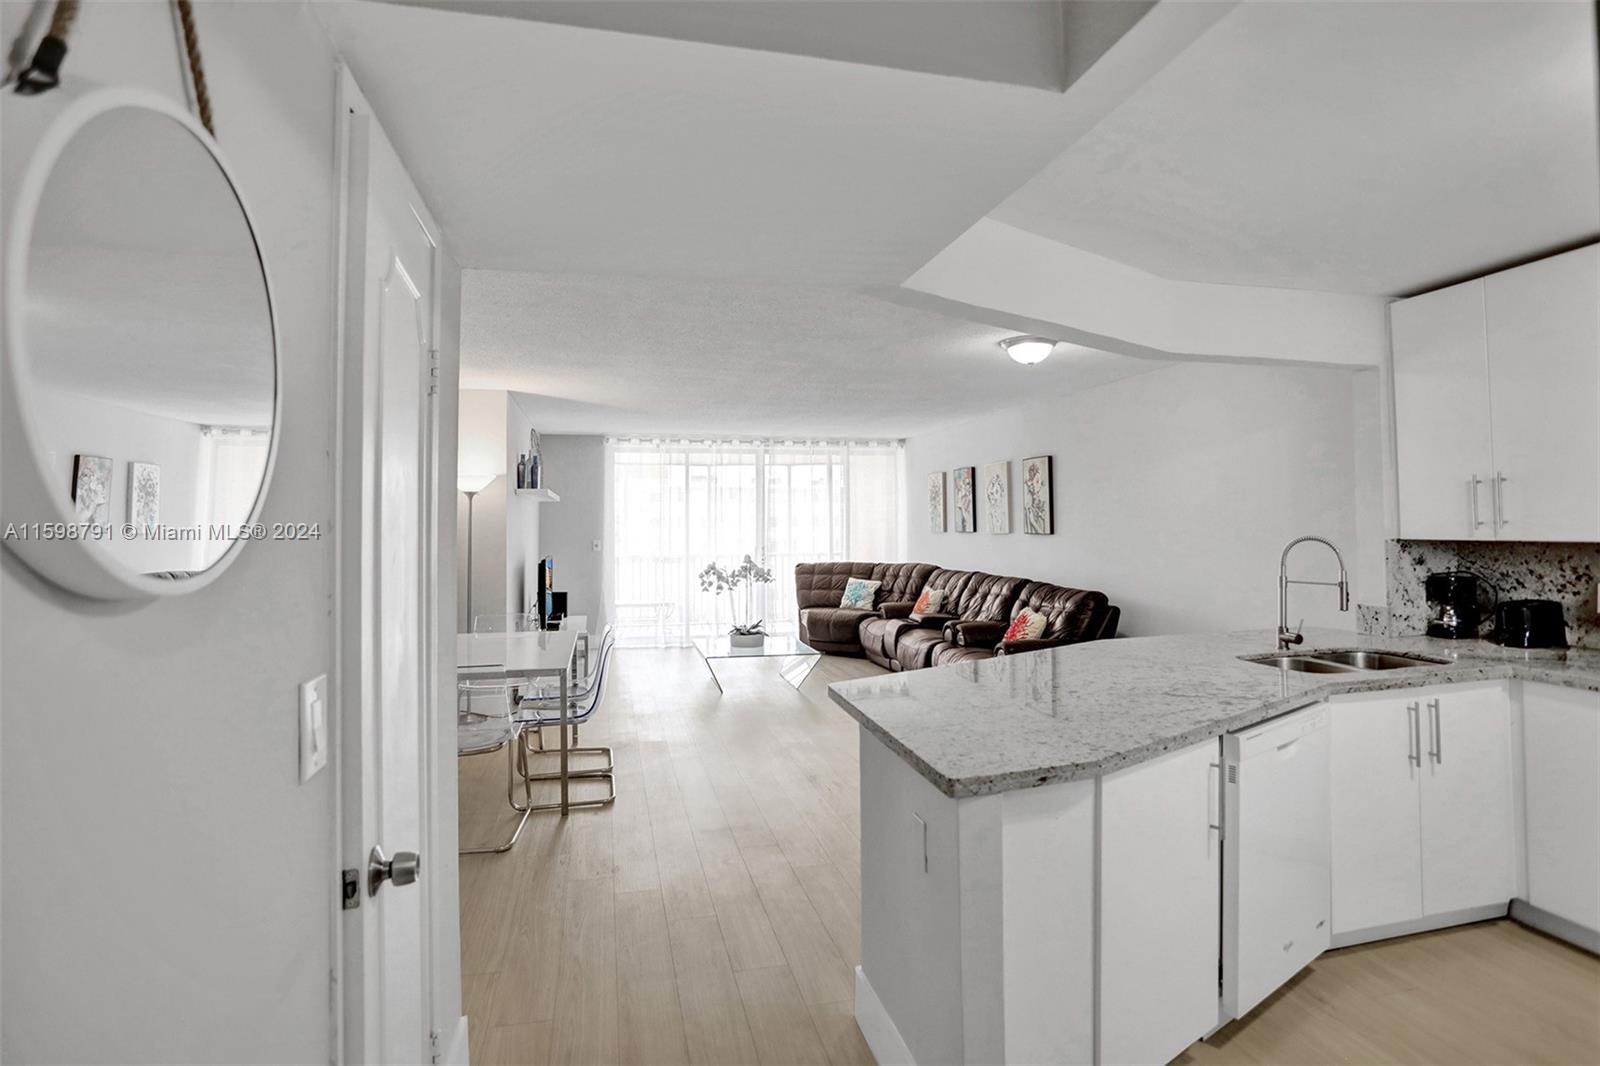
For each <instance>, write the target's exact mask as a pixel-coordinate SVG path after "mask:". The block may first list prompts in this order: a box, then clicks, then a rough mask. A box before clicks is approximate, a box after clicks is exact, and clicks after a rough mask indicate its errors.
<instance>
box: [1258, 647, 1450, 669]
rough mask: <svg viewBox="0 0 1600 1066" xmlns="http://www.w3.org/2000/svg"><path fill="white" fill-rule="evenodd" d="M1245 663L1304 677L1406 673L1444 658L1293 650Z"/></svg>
mask: <svg viewBox="0 0 1600 1066" xmlns="http://www.w3.org/2000/svg"><path fill="white" fill-rule="evenodd" d="M1244 660H1245V662H1250V663H1260V664H1261V665H1262V666H1275V667H1277V668H1278V669H1280V670H1294V671H1297V672H1299V673H1303V674H1353V673H1357V672H1359V671H1362V670H1403V669H1405V668H1406V667H1408V666H1437V665H1439V664H1440V663H1443V662H1445V660H1444V659H1430V658H1427V657H1424V656H1414V655H1398V654H1396V653H1394V652H1387V651H1290V652H1278V653H1276V654H1273V655H1249V656H1245V657H1244Z"/></svg>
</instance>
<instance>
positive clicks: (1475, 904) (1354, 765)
mask: <svg viewBox="0 0 1600 1066" xmlns="http://www.w3.org/2000/svg"><path fill="white" fill-rule="evenodd" d="M1333 702H1334V709H1333V745H1332V753H1331V757H1330V758H1331V767H1330V769H1331V776H1332V781H1333V797H1332V811H1333V933H1334V936H1335V938H1339V937H1344V938H1345V940H1344V942H1345V943H1349V942H1351V941H1350V939H1349V937H1350V935H1351V934H1359V933H1362V932H1364V931H1368V930H1371V931H1377V930H1390V931H1392V932H1395V933H1398V932H1403V931H1406V930H1407V929H1411V928H1420V927H1422V923H1425V922H1426V921H1427V920H1428V919H1430V918H1435V917H1439V916H1443V915H1449V914H1453V913H1455V912H1459V911H1465V910H1470V909H1473V908H1479V907H1493V906H1503V905H1505V904H1506V903H1508V902H1510V900H1511V897H1512V896H1513V895H1514V894H1515V892H1516V861H1517V856H1516V837H1515V827H1514V820H1513V819H1514V810H1515V802H1514V797H1513V792H1512V790H1513V787H1514V779H1513V775H1512V743H1511V741H1512V735H1511V703H1510V694H1509V691H1508V689H1507V686H1506V683H1505V682H1492V683H1488V684H1479V685H1449V686H1440V687H1437V688H1425V689H1410V690H1400V691H1397V692H1391V693H1384V694H1381V695H1377V696H1353V697H1342V698H1340V699H1338V700H1335V701H1333ZM1380 935H1381V934H1380Z"/></svg>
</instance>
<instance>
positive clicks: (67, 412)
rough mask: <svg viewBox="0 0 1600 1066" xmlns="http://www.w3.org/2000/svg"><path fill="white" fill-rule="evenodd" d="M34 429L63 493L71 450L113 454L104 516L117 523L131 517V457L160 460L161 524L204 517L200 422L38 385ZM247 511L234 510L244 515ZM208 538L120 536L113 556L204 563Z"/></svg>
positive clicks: (194, 566) (188, 566) (157, 563)
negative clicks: (204, 540) (127, 538)
mask: <svg viewBox="0 0 1600 1066" xmlns="http://www.w3.org/2000/svg"><path fill="white" fill-rule="evenodd" d="M31 414H32V416H33V419H34V422H33V429H34V435H35V437H36V439H37V440H38V441H39V444H40V446H41V447H42V448H43V449H44V451H45V465H46V466H47V467H48V468H49V470H50V471H51V472H52V474H53V476H54V481H55V484H56V485H57V486H59V487H60V491H61V493H62V495H63V496H70V495H71V492H70V488H71V484H72V462H73V457H74V456H75V455H79V454H85V455H104V456H106V457H108V458H109V459H110V460H111V506H110V510H109V512H108V513H107V516H106V521H107V522H108V523H110V524H111V525H112V526H120V525H122V524H123V523H125V522H130V521H132V518H133V516H132V515H131V514H130V513H129V511H128V463H129V462H130V461H132V460H135V459H137V460H138V461H139V462H142V463H155V464H157V465H159V466H160V467H161V518H160V521H161V525H162V526H174V527H191V526H194V525H197V524H204V523H205V522H206V519H207V517H208V516H207V515H204V514H202V513H201V512H200V496H201V492H200V478H201V477H202V475H206V474H207V473H208V472H207V471H205V470H204V469H203V467H204V464H203V462H202V450H201V443H202V438H201V436H200V427H199V426H197V425H195V424H194V423H193V422H183V421H180V420H179V419H176V418H164V417H162V416H161V415H155V414H151V413H149V412H148V411H136V410H134V409H133V408H131V407H123V406H121V405H119V404H112V403H105V402H104V401H101V400H96V399H93V398H91V397H88V396H84V395H81V394H68V393H64V392H61V391H59V390H56V389H40V390H39V391H38V402H37V403H36V404H34V406H33V408H32V411H31ZM247 517H249V516H248V515H238V516H237V517H236V518H235V519H234V521H235V522H236V523H242V522H243V521H244V520H245V519H246V518H247ZM205 547H206V545H204V544H203V543H201V542H200V541H198V540H194V541H188V540H171V541H160V540H154V539H152V540H148V541H143V540H141V541H121V542H119V543H117V545H116V547H115V551H116V555H117V558H119V559H120V560H122V562H124V563H126V564H127V565H128V566H131V567H133V568H134V569H136V570H139V571H140V572H142V573H155V572H159V571H163V570H198V569H202V568H203V567H204V565H205V563H204V559H203V555H204V549H205Z"/></svg>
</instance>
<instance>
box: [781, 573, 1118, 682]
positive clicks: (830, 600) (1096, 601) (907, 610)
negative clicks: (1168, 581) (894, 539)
mask: <svg viewBox="0 0 1600 1066" xmlns="http://www.w3.org/2000/svg"><path fill="white" fill-rule="evenodd" d="M852 577H859V578H865V579H867V580H869V581H881V582H882V583H883V584H882V586H881V587H880V588H879V589H878V596H877V600H876V603H875V606H874V609H873V610H870V611H865V610H853V609H851V608H847V607H840V606H839V600H840V599H841V598H842V597H843V595H844V586H845V583H846V582H847V581H849V580H850V578H852ZM794 583H795V598H796V600H797V601H798V603H799V607H800V639H801V640H803V641H805V642H806V643H807V644H809V645H811V646H812V647H813V648H816V649H817V650H818V651H825V652H831V653H833V654H835V655H865V656H866V657H867V658H869V659H871V660H872V661H873V662H875V663H877V664H878V665H879V666H883V667H886V668H888V669H890V670H920V669H921V668H923V667H925V666H941V665H943V664H945V663H952V662H965V661H969V660H972V659H988V658H991V657H993V656H995V655H1009V654H1015V653H1017V652H1024V651H1036V650H1038V649H1041V648H1051V647H1056V646H1057V645H1061V644H1075V643H1077V642H1079V641H1084V640H1100V639H1103V638H1106V637H1113V636H1116V633H1117V622H1118V620H1119V618H1120V617H1121V614H1122V612H1121V611H1120V610H1119V609H1118V608H1117V607H1114V606H1112V605H1111V603H1110V602H1109V601H1108V600H1107V599H1106V596H1105V594H1104V593H1102V592H1090V591H1086V590H1084V589H1071V588H1064V587H1062V586H1060V585H1051V584H1047V583H1045V582H1043V581H1028V580H1027V579H1025V578H1020V577H1000V576H998V575H996V574H985V573H982V572H980V571H975V570H944V569H941V568H939V567H936V566H931V565H929V564H927V563H800V564H799V565H798V566H796V567H795V571H794ZM924 588H933V589H944V590H945V602H944V606H943V608H942V610H941V613H939V614H937V615H929V616H927V617H924V618H923V619H922V620H920V621H917V622H913V621H912V620H911V617H910V616H911V608H912V605H913V604H915V603H916V600H917V597H918V596H920V595H921V594H922V590H923V589H924ZM1024 607H1026V608H1029V609H1031V610H1033V611H1035V612H1037V613H1039V614H1043V615H1044V616H1045V618H1046V619H1047V621H1046V624H1045V630H1044V633H1043V634H1041V635H1040V637H1039V638H1038V639H1037V640H1014V641H1002V640H1001V639H1000V638H1001V637H1003V636H1005V632H1006V629H1007V628H1008V627H1009V626H1010V624H1011V621H1012V619H1014V618H1016V616H1017V614H1018V613H1020V612H1021V611H1022V609H1023V608H1024Z"/></svg>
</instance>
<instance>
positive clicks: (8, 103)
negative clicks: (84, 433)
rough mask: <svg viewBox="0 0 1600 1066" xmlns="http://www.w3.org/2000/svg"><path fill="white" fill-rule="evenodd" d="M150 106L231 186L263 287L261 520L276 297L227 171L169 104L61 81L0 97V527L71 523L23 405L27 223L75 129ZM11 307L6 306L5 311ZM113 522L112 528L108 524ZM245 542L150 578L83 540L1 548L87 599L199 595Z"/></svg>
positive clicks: (275, 420)
mask: <svg viewBox="0 0 1600 1066" xmlns="http://www.w3.org/2000/svg"><path fill="white" fill-rule="evenodd" d="M119 110H140V111H153V112H155V113H157V114H159V115H161V116H162V117H164V118H167V119H170V120H172V121H173V122H176V123H178V124H179V125H180V126H182V127H183V128H184V129H186V130H188V132H189V134H190V135H191V136H193V137H194V138H195V139H196V140H197V141H199V142H200V145H201V146H202V147H203V148H205V150H206V152H207V154H208V155H209V156H210V157H211V160H212V162H214V163H215V164H216V165H217V169H218V171H219V172H220V173H221V175H222V177H223V179H224V180H225V181H227V183H228V185H229V186H230V187H231V189H232V190H233V196H234V199H235V200H236V201H237V202H238V204H239V211H240V213H241V214H242V215H243V216H244V222H245V226H246V227H247V228H248V230H249V233H250V239H251V242H252V243H253V244H254V245H255V252H256V261H257V262H258V263H259V264H260V266H261V283H262V286H263V288H264V289H265V290H266V298H267V319H268V324H269V327H270V328H271V330H272V439H271V441H270V442H269V443H268V445H267V462H266V467H265V468H264V470H263V472H262V477H261V485H260V487H259V488H258V489H257V491H256V497H255V501H254V503H252V504H251V507H250V514H249V516H248V517H247V518H245V519H244V523H243V524H245V525H253V524H255V523H257V522H259V520H260V516H261V510H262V506H263V504H264V503H265V501H266V497H267V492H268V490H269V489H270V488H271V486H272V478H273V473H274V470H275V468H276V466H277V459H278V445H279V442H280V438H281V437H282V428H283V351H282V334H281V332H280V331H279V329H278V316H277V301H276V300H275V299H274V298H273V287H272V278H271V273H270V271H269V270H268V268H267V261H266V257H265V256H264V255H263V254H262V251H261V238H260V232H259V228H258V227H257V226H256V223H255V219H254V217H253V216H252V214H251V212H250V207H249V204H248V203H247V201H246V199H245V197H244V194H243V193H242V191H241V190H240V188H239V181H238V178H237V176H236V175H235V173H234V171H233V169H232V168H231V167H230V166H229V165H228V162H227V160H226V159H224V158H223V156H222V152H221V150H220V149H219V148H218V146H217V143H216V141H214V140H213V139H212V137H211V135H210V134H209V133H207V132H206V131H205V128H204V127H203V126H201V125H200V123H199V122H198V121H196V120H195V118H194V117H193V116H192V115H191V114H190V113H189V112H188V111H187V110H184V109H183V108H181V107H180V106H178V104H177V103H175V102H174V101H172V100H170V99H168V98H167V97H164V96H162V95H160V94H158V93H155V92H151V91H149V90H144V89H136V88H123V87H114V88H94V87H87V86H82V85H79V86H72V87H69V85H67V84H63V85H62V86H61V87H60V88H58V89H56V90H54V91H52V92H49V93H44V94H42V95H40V96H33V97H23V96H18V95H16V94H15V93H10V92H6V93H0V124H3V125H4V127H5V130H6V139H7V141H8V142H11V143H8V144H7V146H6V149H5V152H4V157H5V158H4V159H3V160H0V166H3V188H4V202H5V203H6V204H8V205H9V210H8V214H7V216H6V219H5V250H4V259H3V263H4V267H3V271H4V279H3V284H0V317H3V319H4V358H3V359H0V435H3V440H4V447H3V448H0V452H3V455H0V533H3V532H4V530H5V528H6V527H7V526H8V525H10V524H12V523H16V524H18V525H22V524H28V525H32V524H34V523H49V524H57V523H59V524H64V525H69V526H70V525H77V524H78V520H77V517H76V514H75V513H74V511H73V508H72V502H71V500H70V498H69V495H68V492H67V486H66V485H64V484H59V485H58V484H55V482H56V481H59V480H60V479H59V478H55V477H52V476H51V475H50V472H49V471H47V470H46V469H45V465H44V461H43V458H42V455H41V449H40V448H39V442H38V436H37V434H36V433H35V431H34V427H33V420H32V417H31V416H30V414H29V412H28V410H27V408H26V404H27V398H28V390H29V385H30V375H29V372H28V362H29V360H28V338H27V336H26V332H27V331H26V326H25V323H24V321H23V320H24V318H25V317H26V316H25V315H24V314H22V313H21V310H22V308H23V307H24V306H25V301H26V295H27V291H28V253H29V250H30V247H29V246H30V243H31V239H32V236H33V224H34V220H35V218H36V217H37V216H38V212H39V206H40V203H41V201H42V199H43V196H44V192H45V188H46V185H47V183H48V181H49V178H50V175H51V172H52V171H53V170H54V169H55V166H56V163H57V162H58V160H59V159H60V158H61V154H62V152H63V151H64V150H65V149H66V147H67V145H68V144H70V143H71V142H72V141H73V139H74V138H75V137H77V136H78V134H79V133H81V132H82V130H83V128H84V127H85V126H86V125H87V124H88V123H90V122H91V121H93V120H94V119H96V118H99V117H100V116H102V115H105V114H107V113H108V112H112V111H119ZM12 309H15V310H14V311H13V310H12ZM113 528H115V526H113ZM248 543H249V541H247V540H245V539H242V538H239V539H235V540H234V541H233V543H232V544H230V545H228V548H227V550H226V551H225V552H223V553H222V555H221V556H219V557H218V558H217V560H216V561H215V562H213V563H212V564H211V566H209V567H208V568H206V569H205V570H201V571H196V572H195V573H194V574H193V576H191V577H187V578H158V577H152V576H151V575H149V574H143V573H139V572H138V571H136V570H133V569H132V568H130V567H128V566H126V565H125V564H123V563H122V562H120V561H119V560H118V559H117V558H116V556H115V555H114V554H113V553H112V552H111V551H110V550H109V549H108V548H107V547H106V546H105V545H104V544H102V543H99V542H97V541H91V540H40V539H11V538H8V539H5V546H6V547H7V548H9V549H10V550H11V551H12V552H14V553H15V554H16V555H17V556H18V557H19V558H20V559H22V561H23V562H25V563H26V564H27V565H28V567H29V568H30V569H32V570H33V571H34V572H36V573H37V574H38V575H39V576H40V577H43V578H44V579H45V580H47V581H49V582H51V583H52V584H54V585H56V586H58V587H60V588H63V589H66V590H68V591H70V592H75V593H77V594H79V595H81V596H86V597H88V598H90V599H96V600H148V599H154V598H156V597H162V596H181V595H185V594H187V593H191V592H198V591H200V590H201V589H203V588H205V587H206V586H207V585H210V584H211V583H212V582H213V581H215V580H217V579H218V578H219V577H221V576H222V575H223V574H224V573H225V572H226V571H227V569H228V567H230V566H231V565H233V563H234V562H235V561H236V560H237V559H238V557H239V555H240V553H241V552H242V551H243V549H244V547H245V545H246V544H248Z"/></svg>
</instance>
